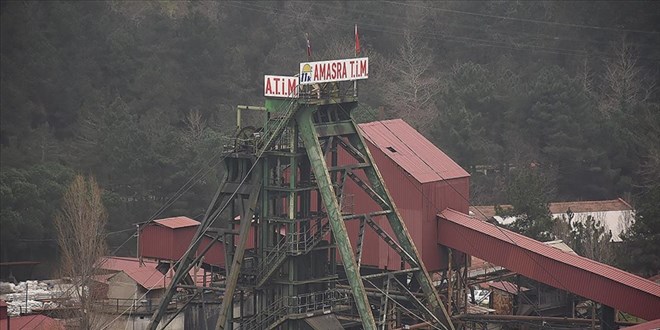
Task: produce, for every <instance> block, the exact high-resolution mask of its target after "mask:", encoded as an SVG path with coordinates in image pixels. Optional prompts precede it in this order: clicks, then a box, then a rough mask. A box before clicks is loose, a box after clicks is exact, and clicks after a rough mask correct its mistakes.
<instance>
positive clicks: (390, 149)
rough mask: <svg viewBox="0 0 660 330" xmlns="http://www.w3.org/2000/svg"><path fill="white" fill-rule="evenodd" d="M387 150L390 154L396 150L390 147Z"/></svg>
mask: <svg viewBox="0 0 660 330" xmlns="http://www.w3.org/2000/svg"><path fill="white" fill-rule="evenodd" d="M387 150H389V151H391V152H396V149H394V148H392V147H387Z"/></svg>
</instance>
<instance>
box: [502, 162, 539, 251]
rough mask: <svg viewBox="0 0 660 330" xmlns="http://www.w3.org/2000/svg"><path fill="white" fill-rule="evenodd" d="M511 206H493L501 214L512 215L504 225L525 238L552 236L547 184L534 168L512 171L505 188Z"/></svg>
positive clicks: (537, 238) (504, 215)
mask: <svg viewBox="0 0 660 330" xmlns="http://www.w3.org/2000/svg"><path fill="white" fill-rule="evenodd" d="M506 195H507V200H509V201H510V203H511V208H507V209H504V208H502V207H501V206H499V205H498V206H496V207H495V213H496V214H497V215H499V216H502V217H515V218H516V220H515V221H514V222H513V223H511V224H510V225H508V226H507V227H508V228H509V229H511V230H513V231H515V232H517V233H520V234H523V235H525V236H527V237H530V238H533V239H536V240H539V241H547V240H549V239H550V238H551V229H552V216H551V214H550V209H549V208H548V198H549V184H548V183H547V181H546V179H545V178H544V177H542V176H541V175H540V174H539V173H538V172H537V171H534V170H533V169H521V170H517V171H516V172H514V173H513V174H512V178H511V180H510V181H509V183H508V185H507V187H506Z"/></svg>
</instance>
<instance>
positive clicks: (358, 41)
mask: <svg viewBox="0 0 660 330" xmlns="http://www.w3.org/2000/svg"><path fill="white" fill-rule="evenodd" d="M357 55H360V37H359V36H358V30H357V24H355V56H357Z"/></svg>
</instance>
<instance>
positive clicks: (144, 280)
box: [124, 267, 171, 290]
mask: <svg viewBox="0 0 660 330" xmlns="http://www.w3.org/2000/svg"><path fill="white" fill-rule="evenodd" d="M124 273H126V275H128V276H129V277H130V278H132V279H133V280H134V281H135V282H136V283H137V284H139V285H140V286H142V287H143V288H145V289H147V290H155V289H163V288H166V287H167V286H168V285H169V284H170V281H171V278H170V276H165V275H164V274H163V273H161V272H159V271H158V270H157V269H156V268H151V267H140V268H138V269H133V270H130V271H124Z"/></svg>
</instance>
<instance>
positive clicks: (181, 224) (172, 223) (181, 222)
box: [154, 217, 199, 229]
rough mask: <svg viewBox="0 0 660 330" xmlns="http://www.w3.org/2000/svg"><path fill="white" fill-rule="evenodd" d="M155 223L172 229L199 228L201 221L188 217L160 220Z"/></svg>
mask: <svg viewBox="0 0 660 330" xmlns="http://www.w3.org/2000/svg"><path fill="white" fill-rule="evenodd" d="M154 222H155V223H157V224H159V225H161V226H165V227H167V228H172V229H177V228H185V227H192V226H199V221H197V220H193V219H190V218H188V217H173V218H166V219H158V220H154Z"/></svg>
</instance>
